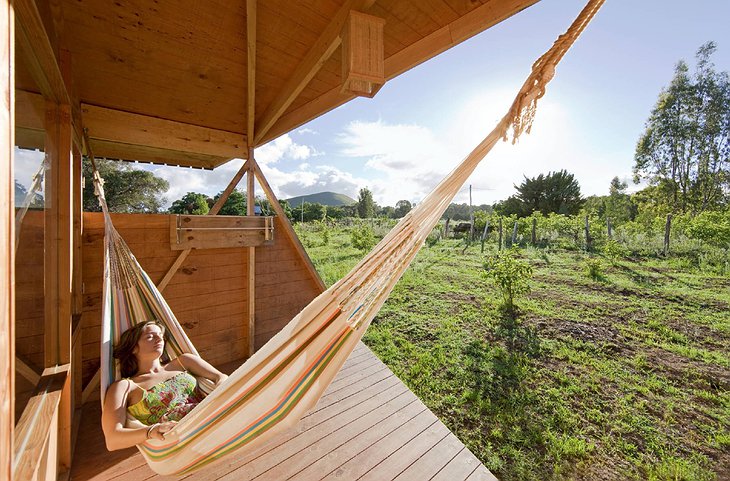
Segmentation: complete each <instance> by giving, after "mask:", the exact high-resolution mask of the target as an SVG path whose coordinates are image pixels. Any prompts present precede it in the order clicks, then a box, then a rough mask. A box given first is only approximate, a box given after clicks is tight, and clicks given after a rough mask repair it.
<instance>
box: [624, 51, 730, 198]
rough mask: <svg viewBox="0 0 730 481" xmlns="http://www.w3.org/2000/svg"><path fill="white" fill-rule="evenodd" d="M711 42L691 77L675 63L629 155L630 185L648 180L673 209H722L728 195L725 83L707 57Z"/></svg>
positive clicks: (729, 100) (728, 97) (729, 88)
mask: <svg viewBox="0 0 730 481" xmlns="http://www.w3.org/2000/svg"><path fill="white" fill-rule="evenodd" d="M716 48H717V47H716V45H715V43H714V42H709V43H706V44H704V45H702V46H701V47H700V48H699V50H698V51H697V55H696V58H697V66H696V70H695V74H694V76H691V75H690V74H689V67H688V66H687V64H686V63H685V62H684V61H683V60H680V61H679V62H678V63H677V66H676V67H675V70H674V78H672V81H671V83H670V84H669V86H668V87H667V88H666V89H664V90H662V92H661V93H660V95H659V100H658V101H657V103H656V106H655V107H654V109H653V110H652V111H651V114H650V116H649V119H648V120H647V122H646V130H645V132H644V134H643V135H642V136H641V138H640V139H639V142H638V145H637V146H636V153H635V156H634V160H635V164H634V181H635V182H639V181H640V180H641V179H648V180H649V182H650V184H651V185H653V186H657V187H658V188H659V189H658V191H657V193H658V194H660V195H662V196H663V197H665V198H666V200H665V201H662V202H660V203H662V204H669V205H672V206H673V210H674V211H680V212H688V211H691V212H702V211H705V210H712V209H717V208H722V206H724V205H727V202H728V196H729V194H730V81H729V80H728V73H727V72H717V71H715V69H714V65H713V64H712V62H711V60H710V57H711V56H712V54H713V53H714V52H715V50H716Z"/></svg>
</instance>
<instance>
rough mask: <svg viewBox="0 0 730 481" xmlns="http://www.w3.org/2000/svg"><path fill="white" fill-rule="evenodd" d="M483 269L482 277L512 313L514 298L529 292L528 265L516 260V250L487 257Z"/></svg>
mask: <svg viewBox="0 0 730 481" xmlns="http://www.w3.org/2000/svg"><path fill="white" fill-rule="evenodd" d="M484 269H485V272H484V276H485V277H486V278H487V279H490V280H491V281H493V282H494V283H495V284H496V285H497V287H498V288H499V290H500V291H501V292H502V299H503V301H504V307H505V308H506V309H507V310H508V311H510V312H514V308H515V304H514V300H515V298H516V297H518V296H520V295H522V294H526V293H528V292H529V291H530V279H531V278H532V267H531V266H530V264H528V263H527V262H525V261H523V260H520V259H518V258H517V250H516V249H509V250H504V251H501V252H498V253H497V254H493V255H490V256H487V258H486V260H485V261H484Z"/></svg>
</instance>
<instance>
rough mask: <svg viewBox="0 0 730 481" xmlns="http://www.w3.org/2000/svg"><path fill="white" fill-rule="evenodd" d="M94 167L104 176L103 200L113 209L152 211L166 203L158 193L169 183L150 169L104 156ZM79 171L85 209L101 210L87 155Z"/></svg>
mask: <svg viewBox="0 0 730 481" xmlns="http://www.w3.org/2000/svg"><path fill="white" fill-rule="evenodd" d="M96 168H97V169H99V173H100V174H101V177H102V178H103V179H104V194H105V196H106V203H107V205H108V206H109V210H111V211H112V212H127V213H131V212H142V213H155V212H159V211H160V208H161V207H162V204H164V203H165V199H164V197H161V195H162V193H163V192H165V191H167V189H168V188H169V187H170V184H168V182H167V181H166V180H165V179H161V178H160V177H157V176H155V174H153V173H152V172H149V171H146V170H136V169H134V168H133V167H132V166H131V165H130V164H129V163H128V162H117V161H113V160H104V159H97V160H96ZM82 172H83V176H84V193H83V202H84V210H86V211H91V212H100V211H101V206H100V205H99V201H98V200H97V198H96V196H95V195H94V182H93V170H92V168H91V162H89V161H88V160H86V159H84V161H83V163H82Z"/></svg>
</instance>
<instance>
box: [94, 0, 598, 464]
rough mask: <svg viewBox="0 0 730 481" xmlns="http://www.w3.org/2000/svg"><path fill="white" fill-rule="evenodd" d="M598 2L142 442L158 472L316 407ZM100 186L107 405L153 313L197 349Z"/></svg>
mask: <svg viewBox="0 0 730 481" xmlns="http://www.w3.org/2000/svg"><path fill="white" fill-rule="evenodd" d="M602 4H603V0H590V1H589V3H588V5H587V6H586V7H585V8H584V9H583V11H582V12H581V14H580V16H579V17H578V18H577V19H576V20H575V22H574V23H573V24H572V25H571V27H570V28H569V29H568V31H567V32H566V33H565V34H564V35H561V36H560V37H559V38H558V40H557V41H556V42H555V44H554V45H553V46H552V47H551V48H550V50H549V51H548V52H547V53H545V55H543V56H542V57H541V58H540V59H539V60H538V61H537V62H536V63H535V64H534V65H533V68H532V72H531V74H530V76H529V77H528V79H527V81H526V82H525V83H524V85H523V87H522V88H521V90H520V92H519V93H518V95H517V97H516V99H515V101H514V103H513V104H512V106H511V108H510V110H509V112H508V113H507V114H506V115H505V116H504V118H502V120H501V121H500V122H499V124H498V125H497V126H496V127H495V128H494V130H492V132H491V133H490V134H489V135H488V136H487V137H486V138H485V139H484V140H483V141H482V142H481V143H480V144H479V145H478V146H477V147H476V148H475V149H474V150H473V151H472V152H471V153H470V154H469V155H468V156H467V157H466V158H465V159H464V161H463V162H462V163H461V164H460V165H459V166H458V167H456V169H454V170H453V171H452V172H451V173H450V174H449V175H448V176H447V177H446V178H445V179H444V180H443V181H441V183H440V184H439V185H438V186H437V187H436V188H435V190H434V191H433V192H432V193H431V194H429V195H428V196H427V197H426V199H424V200H423V202H421V203H420V204H419V205H418V206H417V207H416V208H414V209H413V210H412V211H411V212H410V213H409V214H408V215H406V216H405V217H404V218H403V219H402V220H401V221H400V222H399V223H398V225H396V226H395V227H394V228H393V230H392V231H391V232H390V233H388V234H387V235H386V236H385V237H384V238H383V239H382V241H381V242H380V243H378V245H377V246H375V248H373V250H372V251H371V252H370V253H369V254H367V256H366V257H365V258H364V259H363V260H362V261H361V262H360V263H359V264H358V265H357V266H355V268H353V269H352V271H350V273H349V274H347V275H346V276H345V277H343V278H342V279H341V280H340V281H338V282H337V283H336V284H334V285H333V286H332V287H330V288H329V289H327V290H326V291H325V292H323V293H322V294H320V295H319V296H318V297H317V298H316V299H314V300H313V301H312V302H311V303H310V304H309V305H308V306H306V307H305V308H304V309H303V310H302V311H301V312H300V313H299V314H298V315H297V316H296V317H295V318H294V319H292V320H291V321H290V322H289V323H288V324H287V325H286V326H285V327H284V328H283V329H282V330H281V331H280V332H279V333H278V334H276V335H275V336H274V337H273V338H272V339H271V340H270V341H269V342H268V343H266V344H265V345H264V346H263V347H262V348H261V349H260V350H259V351H258V352H256V353H255V354H254V355H253V356H251V358H249V359H248V360H247V361H246V362H245V363H244V364H243V365H242V366H241V367H239V368H238V369H237V370H236V371H235V372H234V373H233V374H232V375H231V376H230V377H229V378H228V379H227V380H226V381H225V382H224V383H223V384H222V385H220V386H219V387H218V388H216V389H215V390H214V391H212V392H210V394H209V395H208V396H207V397H206V398H205V399H204V400H203V402H202V403H200V404H199V405H198V406H196V407H195V409H193V410H192V411H191V412H190V414H188V415H187V416H185V417H184V418H183V419H182V420H181V421H180V422H179V423H178V424H177V426H176V427H175V428H174V429H173V430H172V431H170V432H169V433H168V434H167V435H166V439H165V440H164V441H159V440H149V441H146V442H145V443H143V444H141V445H139V446H138V447H139V449H140V451H141V452H142V454H143V455H144V457H145V458H146V460H147V462H148V463H149V465H150V466H151V467H152V469H153V470H154V471H156V472H157V473H160V474H184V473H189V472H191V471H193V470H196V469H199V468H201V467H203V466H205V465H207V464H208V463H211V462H213V461H215V460H216V459H218V458H220V457H221V456H223V455H225V454H227V453H230V452H232V451H234V450H235V449H238V448H241V447H244V446H245V447H251V446H253V445H255V444H256V443H260V442H262V441H263V440H265V439H267V438H270V437H271V436H273V435H275V434H276V433H279V432H281V431H283V430H284V429H287V428H289V427H291V426H293V425H295V424H296V423H297V422H298V420H299V419H300V418H301V417H302V416H303V415H304V414H306V413H307V411H309V410H310V409H311V408H312V407H314V405H315V404H316V403H317V401H318V400H319V398H320V396H321V395H322V393H323V392H324V391H325V389H326V388H327V386H328V385H329V384H330V382H331V381H332V379H333V378H334V377H335V375H336V374H337V372H338V371H339V369H340V367H341V366H342V364H343V363H344V362H345V360H346V359H347V357H348V356H349V355H350V353H351V352H352V350H353V349H354V348H355V346H356V344H357V342H358V341H359V340H360V339H361V338H362V335H363V333H364V332H365V329H366V328H367V327H368V325H369V324H370V322H371V321H372V319H373V318H374V317H375V315H376V314H377V312H378V310H379V309H380V307H381V306H382V304H383V303H384V302H385V300H386V298H387V297H388V295H389V293H390V292H391V290H392V289H393V287H394V285H395V283H396V282H397V281H398V279H399V278H400V277H401V275H402V274H403V272H404V271H405V270H406V269H407V268H408V265H409V264H410V263H411V261H412V260H413V258H414V257H415V256H416V254H417V253H418V251H419V249H420V247H421V246H422V245H423V243H424V241H425V239H426V237H427V236H428V235H429V233H430V232H431V230H432V229H433V227H434V226H435V225H436V223H437V222H438V220H439V218H440V217H441V215H442V214H443V212H444V211H445V210H446V207H447V206H448V205H449V204H450V203H451V201H452V199H453V197H454V195H456V193H457V192H458V191H459V189H460V188H461V186H462V185H463V184H464V182H465V181H466V180H467V178H468V177H469V175H470V174H471V173H472V172H473V171H474V169H475V168H476V166H477V164H478V163H479V161H480V160H481V159H482V158H484V156H485V155H486V154H487V153H488V152H489V151H490V150H491V148H492V147H493V146H494V145H495V144H496V143H497V142H498V141H499V140H500V139H505V140H506V139H507V135H508V133H509V132H510V129H511V131H512V135H513V142H514V141H516V139H517V138H518V137H519V136H520V134H521V133H523V132H525V131H527V132H529V130H530V125H531V123H532V120H533V118H534V114H535V108H536V104H537V101H538V99H540V98H541V97H542V96H543V94H544V93H545V86H546V84H547V83H548V82H549V81H550V80H551V79H552V77H553V75H554V72H555V66H556V65H557V64H558V62H559V61H560V59H561V58H562V57H563V55H564V54H565V52H566V51H567V50H568V48H569V47H570V46H571V45H572V44H573V42H574V41H575V40H576V39H577V37H578V36H579V35H580V33H581V32H582V31H583V29H584V28H585V27H586V25H587V24H588V22H589V21H590V19H591V18H592V17H593V16H594V15H595V13H596V12H597V11H598V9H599V8H600V6H601V5H602ZM95 184H96V186H97V194H98V196H99V199H100V203H101V205H102V209H103V211H104V216H105V220H106V230H105V234H106V236H105V242H104V247H105V254H106V255H105V266H104V291H103V296H104V297H103V328H102V331H103V332H102V350H101V360H102V361H101V362H102V369H101V371H102V382H101V395H102V405H103V402H104V394H105V393H106V390H107V388H108V386H109V385H110V384H111V383H112V382H114V380H116V379H118V378H119V372H118V368H117V367H116V366H115V364H114V362H113V358H112V353H113V344H114V343H115V342H116V341H117V340H118V339H119V335H120V334H121V333H122V332H123V331H125V330H126V329H128V328H129V327H131V326H132V325H134V324H135V323H137V322H140V321H145V320H149V319H151V318H156V319H159V320H161V321H162V322H164V324H165V325H166V326H167V329H168V330H169V332H170V333H171V335H172V336H171V340H170V341H169V342H168V343H167V347H166V349H167V350H168V352H167V354H168V355H169V356H170V358H174V357H175V356H178V355H179V354H181V353H183V352H191V353H196V351H195V347H194V346H193V345H192V343H191V342H190V340H189V339H188V337H187V336H186V335H185V332H184V331H183V330H182V328H181V327H180V325H179V323H178V321H177V320H176V319H175V315H174V314H173V313H172V311H171V310H170V308H169V307H168V305H167V303H166V302H165V300H164V299H163V297H162V295H161V294H160V292H159V291H158V290H157V288H156V287H155V285H154V283H153V282H152V281H151V280H150V278H149V277H148V276H147V274H146V273H145V272H144V271H143V270H142V268H141V267H140V266H139V264H138V263H137V261H136V259H135V258H134V256H133V255H132V253H131V252H130V250H129V248H128V247H127V246H126V244H125V243H124V241H123V240H122V238H121V237H120V236H119V234H118V233H117V231H116V230H115V229H114V226H113V225H112V223H111V220H110V217H109V212H108V209H107V206H106V203H105V202H104V193H103V181H102V179H101V178H100V177H99V176H98V173H97V174H95ZM130 422H132V421H130Z"/></svg>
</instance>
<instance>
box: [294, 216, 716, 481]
mask: <svg viewBox="0 0 730 481" xmlns="http://www.w3.org/2000/svg"><path fill="white" fill-rule="evenodd" d="M299 231H300V234H301V235H302V240H303V243H304V245H305V247H306V248H307V251H308V252H309V254H310V256H311V257H312V259H313V261H314V263H315V265H316V267H317V269H318V270H319V272H320V273H321V274H322V277H323V278H324V280H325V282H326V283H327V284H328V285H330V284H332V283H333V282H334V281H336V280H337V279H338V278H339V277H341V276H342V275H344V274H345V273H346V272H347V271H349V269H350V268H351V267H352V266H353V265H354V264H355V263H356V262H357V261H358V260H359V259H360V258H361V257H362V255H363V252H361V251H358V250H356V249H354V248H353V247H351V245H350V237H349V234H348V232H347V231H345V230H344V229H330V230H329V231H328V233H327V234H326V235H325V234H323V231H321V230H320V231H317V230H315V229H312V230H308V229H307V228H305V229H304V232H302V230H301V229H299ZM376 233H378V232H376ZM380 234H381V235H382V233H380ZM463 247H464V244H463V242H462V241H459V240H445V241H441V242H439V243H437V244H435V245H434V246H431V247H428V246H425V247H424V248H423V249H422V250H421V252H420V253H419V255H418V257H417V258H416V260H415V261H414V263H413V264H412V265H411V267H410V268H409V270H408V271H407V272H406V273H405V275H404V276H403V278H402V279H401V280H400V282H399V283H398V284H397V286H396V287H395V289H394V291H393V293H392V294H391V296H390V298H389V300H388V301H387V302H386V304H385V305H384V307H383V309H382V310H381V312H380V314H379V315H378V317H376V319H375V320H374V321H373V324H372V325H371V327H370V328H369V329H368V331H367V333H366V334H365V338H364V341H365V343H366V344H367V345H368V346H370V348H371V349H372V350H373V351H374V352H375V353H376V354H377V355H378V356H379V357H380V358H381V359H382V360H383V361H384V362H385V363H386V364H387V365H388V366H389V367H390V369H391V370H392V371H393V372H394V373H395V374H396V375H397V376H398V377H400V379H402V380H403V382H405V383H406V384H407V385H408V387H409V388H410V389H411V390H412V391H413V392H415V393H416V394H417V395H418V396H419V397H420V398H421V399H422V400H423V402H424V403H425V404H426V405H428V407H429V408H430V409H431V410H432V411H433V412H434V413H436V414H437V415H438V416H439V417H440V418H441V420H442V421H443V422H444V423H445V424H446V425H447V426H448V427H449V428H450V429H451V430H452V431H453V432H454V433H455V434H456V435H457V436H458V437H459V439H461V440H462V442H464V444H466V445H467V447H469V449H471V451H472V452H474V454H476V455H477V457H479V458H480V459H481V460H482V462H484V464H485V465H486V466H487V467H488V468H489V469H490V470H491V471H492V472H494V473H495V474H496V475H497V476H498V477H499V478H500V479H501V480H505V481H507V480H533V479H534V480H543V479H586V480H602V479H606V480H608V479H610V480H624V479H641V480H644V479H648V480H714V479H717V480H723V479H730V428H729V427H730V393H729V392H728V389H729V388H730V349H729V348H728V346H730V278H728V277H716V276H711V275H707V274H703V273H701V272H699V271H697V270H692V269H688V268H686V267H681V263H678V262H676V261H674V260H672V259H670V260H663V259H657V258H648V259H633V258H625V259H622V260H619V261H617V262H615V263H612V262H610V261H609V260H608V259H603V258H602V259H601V263H602V268H601V271H600V273H599V274H600V275H598V276H595V277H594V278H591V277H589V276H588V275H587V273H586V271H585V263H586V259H587V258H588V255H587V254H585V253H582V252H578V251H568V250H551V249H549V248H547V249H534V248H525V249H522V250H521V251H520V257H521V258H522V259H524V260H526V261H527V262H529V263H530V264H531V266H532V268H533V271H534V276H533V280H532V281H531V286H532V291H531V292H530V294H528V295H527V296H524V297H522V298H521V299H519V300H517V304H518V306H519V310H518V315H517V319H518V321H519V322H520V323H521V325H520V328H519V330H518V331H517V332H518V333H519V336H518V339H517V340H516V342H514V343H513V344H512V345H511V346H507V345H506V342H505V338H504V336H503V335H500V332H501V331H500V329H499V328H500V326H502V325H504V322H505V320H506V317H505V316H506V314H504V313H503V311H502V310H501V309H500V304H501V299H502V297H501V294H500V292H499V290H498V289H497V288H496V287H495V286H494V285H492V284H491V283H490V282H489V281H487V280H486V279H485V278H484V277H483V275H482V272H483V268H482V264H483V261H484V255H483V254H481V253H480V248H479V245H478V244H476V245H474V246H471V247H469V248H467V249H466V251H464V252H463V253H462V249H463ZM491 249H494V246H491ZM487 251H488V252H491V251H490V247H489V246H488V247H487Z"/></svg>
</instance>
